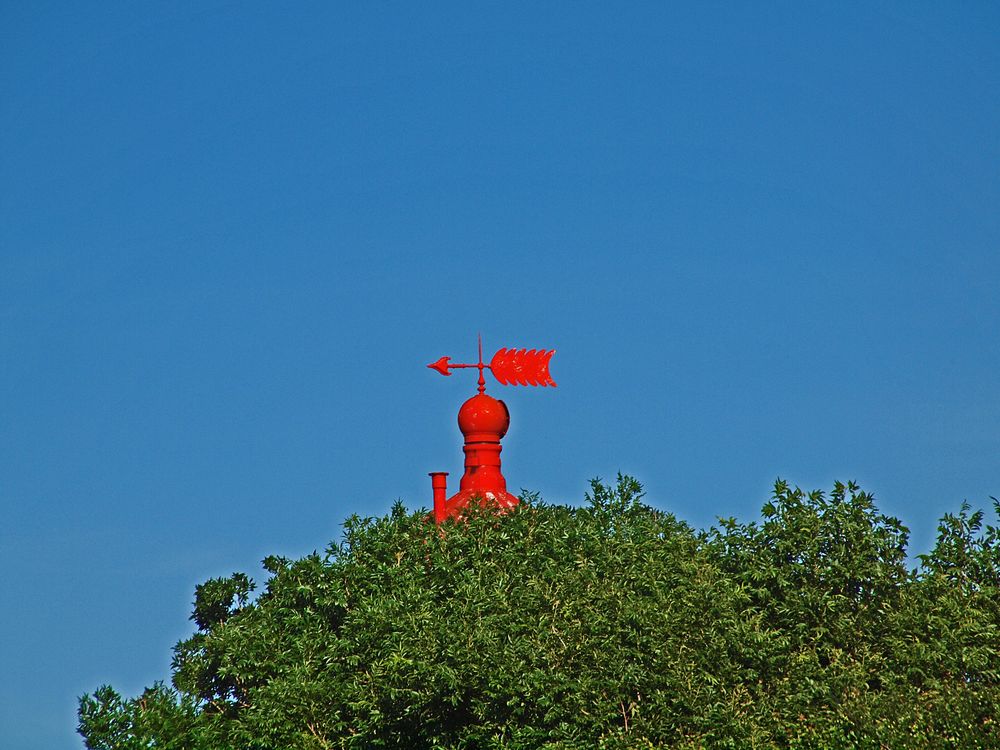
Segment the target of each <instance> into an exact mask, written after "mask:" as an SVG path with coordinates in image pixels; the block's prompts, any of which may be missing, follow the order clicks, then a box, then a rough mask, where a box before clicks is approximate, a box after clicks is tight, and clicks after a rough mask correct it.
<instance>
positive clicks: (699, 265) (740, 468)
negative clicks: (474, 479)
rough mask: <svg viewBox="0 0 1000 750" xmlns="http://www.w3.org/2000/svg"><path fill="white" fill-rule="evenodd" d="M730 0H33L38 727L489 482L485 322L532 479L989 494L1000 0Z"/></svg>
mask: <svg viewBox="0 0 1000 750" xmlns="http://www.w3.org/2000/svg"><path fill="white" fill-rule="evenodd" d="M354 5H358V6H362V7H351V6H354ZM689 5H690V7H682V6H680V5H671V4H665V3H649V4H643V3H635V4H626V6H625V7H622V5H621V4H619V5H618V6H616V7H614V8H612V7H611V6H610V5H609V4H607V3H572V4H568V3H567V4H563V3H559V4H538V3H524V4H515V3H510V2H504V3H485V4H478V3H477V4H470V3H454V4H444V3H437V4H421V3H417V4H414V3H377V4H376V3H365V4H346V3H340V4H337V3H318V2H315V3H314V2H304V3H297V4H262V3H256V2H227V3H219V2H202V3H176V4H175V3H146V4H137V3H127V2H104V3H99V4H92V3H91V4H81V3H68V2H66V3H44V2H32V3H22V4H18V5H15V4H13V3H3V4H2V5H0V139H2V140H0V509H2V511H3V517H4V520H3V523H2V524H0V563H2V565H3V569H4V571H5V575H4V577H3V582H2V584H0V585H2V589H0V594H2V599H3V602H4V614H3V617H2V618H0V663H2V664H3V673H2V679H0V745H2V746H3V747H5V748H18V749H22V748H23V749H25V750H36V749H37V750H41V749H42V748H46V750H49V749H53V748H54V749H57V750H58V749H61V748H79V747H81V745H82V743H81V741H80V740H79V738H77V737H76V736H75V734H74V729H75V706H76V697H77V696H78V695H80V694H82V693H84V692H87V691H90V690H93V689H95V688H96V687H97V686H98V685H100V684H102V683H105V682H109V683H112V684H113V685H115V686H116V687H117V688H119V689H120V690H123V691H125V692H126V693H130V694H134V693H135V692H137V691H139V690H140V689H141V688H142V687H143V686H145V685H148V684H150V683H152V682H153V681H154V680H156V679H169V664H170V655H171V654H170V649H171V647H172V646H173V644H174V643H175V642H176V641H177V640H178V639H180V638H182V637H185V636H186V635H187V634H189V633H190V631H191V623H190V622H189V621H188V619H187V618H188V615H189V612H190V604H191V600H192V596H193V589H194V586H195V585H196V584H197V583H199V582H201V581H203V580H206V579H207V578H209V577H212V576H218V575H225V574H228V573H231V572H233V571H237V570H242V571H246V572H249V573H251V574H253V575H256V576H257V577H258V579H261V578H262V576H261V575H260V573H261V570H260V567H259V560H260V559H262V558H263V557H264V556H265V555H267V554H272V553H274V554H283V555H287V556H298V555H301V554H305V553H308V552H310V551H312V550H314V549H323V548H324V547H325V545H326V544H327V542H328V541H330V540H331V539H335V538H337V536H338V534H339V528H340V524H341V522H342V521H343V519H344V518H345V517H346V516H348V515H350V514H352V513H359V514H362V515H374V514H381V513H383V512H385V511H386V510H387V509H388V508H389V506H390V505H391V504H392V502H393V501H394V500H395V499H396V498H401V499H402V500H403V501H404V502H405V503H406V505H407V506H409V507H411V508H417V507H420V506H422V505H423V506H426V505H429V502H430V483H429V480H428V478H427V472H429V471H434V470H445V471H450V472H452V477H451V479H452V482H453V483H454V482H455V481H457V475H458V473H459V472H460V468H461V457H462V454H461V448H460V444H461V436H460V435H459V433H458V430H457V427H456V425H455V421H454V420H455V413H456V411H457V409H458V406H459V405H460V403H461V402H462V400H463V399H464V398H466V397H467V396H468V395H471V394H472V393H473V392H474V377H473V375H472V374H471V373H470V372H468V371H466V372H464V373H457V374H456V376H454V377H451V378H449V379H444V378H442V377H440V376H439V375H437V374H435V373H434V372H432V371H430V370H427V369H426V368H425V366H424V365H426V363H428V362H431V361H432V360H434V359H437V358H438V357H440V356H442V355H450V356H452V357H453V358H454V359H455V360H457V361H468V360H469V359H470V358H472V357H474V355H475V344H476V334H477V333H478V332H480V331H481V332H482V334H483V337H484V341H485V348H486V350H487V351H486V354H487V356H489V355H490V354H491V353H492V352H493V351H495V350H496V349H497V348H499V347H502V346H516V347H522V346H526V347H545V348H554V349H556V350H557V354H556V355H555V358H554V359H553V363H552V371H553V375H554V377H555V379H556V381H557V382H558V383H559V387H558V388H556V389H540V388H539V389H511V388H508V389H501V388H500V387H496V386H494V387H491V388H490V392H492V393H497V394H498V395H500V394H501V393H502V397H503V398H504V399H505V400H506V401H507V403H508V405H509V407H510V411H511V415H512V425H511V429H510V432H509V434H508V436H507V438H506V440H505V447H504V473H505V475H506V476H507V479H508V482H509V483H510V485H511V486H512V488H514V489H517V488H528V489H533V490H538V491H540V492H541V493H542V495H543V497H544V498H545V499H547V500H549V501H554V502H557V501H562V502H573V503H576V502H579V501H581V500H582V497H583V494H584V491H585V490H586V488H587V482H588V480H589V479H590V478H591V477H594V476H602V477H606V478H613V476H614V474H615V472H617V471H619V470H621V471H623V472H626V473H629V474H632V475H634V476H636V477H637V478H639V479H640V481H642V482H643V483H644V485H645V487H646V488H647V492H648V496H647V497H648V500H649V502H651V503H652V504H654V505H656V506H657V507H661V508H664V509H667V510H670V511H672V512H674V513H676V514H677V515H678V516H680V517H681V518H684V519H686V520H688V521H689V522H691V523H692V524H694V525H696V526H705V525H708V524H711V523H712V522H713V520H714V518H715V517H717V516H729V515H735V516H737V517H738V518H741V519H744V520H750V519H753V518H755V517H757V513H758V510H759V508H760V505H761V504H762V503H763V502H764V501H765V500H766V499H767V496H768V492H769V489H770V487H771V485H772V484H773V482H774V480H775V478H777V477H779V476H780V477H783V478H785V479H787V480H788V481H789V482H791V483H793V484H797V485H800V486H802V487H804V488H809V489H812V488H827V489H828V488H829V487H830V486H831V485H832V483H833V481H834V480H835V479H841V480H848V479H855V480H857V481H859V482H860V483H861V484H862V486H863V487H864V488H865V489H867V490H870V491H872V492H874V493H875V495H876V498H877V500H878V502H879V504H880V507H881V508H882V509H884V510H885V511H886V512H889V513H892V514H894V515H897V516H899V517H900V518H902V520H903V521H904V522H905V523H906V524H907V525H908V526H909V527H910V528H911V530H912V547H913V552H914V553H918V552H922V551H926V550H927V549H928V547H929V546H930V545H931V544H932V541H933V537H934V533H935V526H936V521H937V519H938V518H939V516H940V515H941V514H943V513H945V512H949V511H954V510H956V509H957V508H958V506H959V505H960V503H961V502H962V500H963V499H968V500H969V501H970V502H971V503H972V504H973V505H975V506H979V507H989V505H990V502H989V495H991V494H992V495H1000V434H998V425H1000V388H998V385H997V383H998V374H1000V334H998V331H1000V285H998V281H1000V210H998V207H1000V97H998V96H997V92H998V91H1000V45H998V44H997V39H998V38H1000V9H998V6H997V5H996V4H995V3H986V2H982V3H974V2H970V3H924V2H905V3H884V2H865V3H803V2H774V3H754V4H748V3H722V4H719V3H692V4H689ZM540 6H542V7H540Z"/></svg>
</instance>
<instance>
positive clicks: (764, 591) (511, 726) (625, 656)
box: [79, 476, 1000, 750]
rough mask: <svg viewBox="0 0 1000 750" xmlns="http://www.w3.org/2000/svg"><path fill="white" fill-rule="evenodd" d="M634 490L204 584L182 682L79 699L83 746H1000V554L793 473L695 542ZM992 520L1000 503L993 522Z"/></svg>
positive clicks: (417, 521) (404, 524)
mask: <svg viewBox="0 0 1000 750" xmlns="http://www.w3.org/2000/svg"><path fill="white" fill-rule="evenodd" d="M641 498H642V489H641V487H640V486H639V484H638V483H637V482H636V481H635V480H633V479H630V478H628V477H622V476H619V477H618V481H617V483H616V485H615V486H613V487H609V486H606V485H604V484H602V483H600V482H599V481H597V480H595V481H594V482H593V483H592V490H591V492H590V493H588V495H587V498H586V500H587V502H586V504H585V505H584V507H580V508H570V507H565V506H559V505H548V504H546V503H544V502H542V501H540V500H538V499H537V497H532V498H530V499H528V501H527V502H525V503H523V504H522V505H521V506H520V507H519V508H517V509H515V510H514V511H512V512H510V513H507V514H505V515H502V516H498V515H497V514H496V513H495V512H494V511H493V510H492V509H488V508H487V509H484V510H478V509H477V510H473V511H471V512H470V513H469V514H468V515H467V516H466V517H464V518H463V519H461V520H460V521H458V522H449V523H447V524H445V525H444V526H442V527H437V526H435V525H434V524H433V523H429V522H428V519H427V514H426V512H424V511H421V512H417V513H407V512H406V511H405V509H404V508H403V507H402V506H401V505H400V504H397V505H396V506H395V507H394V508H393V510H392V512H391V514H389V515H388V516H386V517H383V518H364V519H362V518H358V517H352V518H350V519H348V521H347V522H346V523H345V525H344V534H343V538H342V540H341V541H340V542H339V543H337V544H334V545H331V546H330V547H329V548H328V549H327V550H326V554H325V555H322V556H320V555H316V554H314V555H310V556H308V557H305V558H303V559H301V560H294V561H292V560H286V559H283V558H278V557H269V558H267V559H266V560H265V561H264V567H265V569H266V570H267V571H268V573H269V578H268V580H267V583H266V586H265V587H264V590H263V592H262V593H261V594H260V596H259V597H258V598H257V599H256V600H254V599H252V597H251V594H252V592H253V590H254V585H253V582H251V581H250V579H249V578H247V576H245V575H243V574H235V575H233V576H232V577H230V578H225V579H215V580H212V581H209V582H207V583H205V584H203V585H201V586H199V587H198V588H197V591H196V601H195V606H194V614H193V615H192V620H194V622H195V625H196V627H197V631H196V632H195V633H194V635H192V636H191V637H190V638H189V639H187V640H185V641H182V642H181V643H179V644H178V645H177V646H176V647H175V655H174V664H173V686H172V687H167V686H164V685H162V684H156V685H154V686H153V687H152V688H149V689H148V690H146V691H145V692H144V693H143V694H142V695H141V696H140V697H138V698H134V699H128V700H125V699H122V697H121V696H120V695H118V694H117V693H116V692H115V691H114V690H113V689H111V688H110V687H102V688H100V689H98V690H97V691H96V692H95V693H94V694H93V695H88V696H84V697H83V698H82V699H81V701H80V712H79V715H80V732H81V734H82V735H83V736H84V738H85V739H86V742H87V746H88V747H90V748H95V749H101V750H103V749H105V748H108V749H110V748H115V749H116V750H117V749H126V750H131V749H132V748H186V749H189V750H223V749H225V750H235V749H237V748H241V749H246V750H251V749H258V748H259V749H263V748H268V749H270V748H289V749H292V748H300V749H302V750H307V749H309V750H329V749H331V748H400V749H402V748H455V749H458V748H468V749H472V748H484V749H486V748H497V749H499V748H550V750H557V749H569V748H595V747H596V748H604V749H605V750H619V749H621V750H624V749H625V748H679V749H680V748H683V749H687V750H694V748H787V749H789V750H792V749H801V750H805V749H806V748H816V749H817V750H818V749H821V748H873V749H875V748H894V749H896V748H928V750H929V749H930V748H934V749H935V750H937V749H939V748H955V749H956V750H958V749H961V750H970V749H972V748H996V747H1000V730H998V725H997V719H996V716H997V714H998V710H997V707H998V705H1000V652H998V644H1000V539H998V531H997V529H996V528H994V527H992V526H987V527H986V530H985V531H983V529H982V524H983V515H982V513H980V512H976V513H970V512H969V508H968V506H963V507H962V509H961V511H960V513H959V514H958V515H957V516H955V515H946V516H945V517H944V519H942V522H941V527H940V536H939V539H938V542H937V545H936V546H935V548H934V550H933V551H932V552H931V553H930V554H929V555H926V556H923V557H922V558H921V561H920V565H919V567H918V568H917V569H916V570H910V569H908V567H907V564H906V544H907V530H906V529H905V528H904V527H903V526H902V525H901V524H900V523H899V521H897V520H896V519H894V518H889V517H886V516H884V515H882V514H880V513H879V512H878V510H877V508H876V507H875V504H874V500H873V498H872V497H871V495H869V494H867V493H864V492H861V491H860V490H859V488H858V487H857V486H855V485H853V484H849V485H842V484H837V485H836V486H835V487H834V490H833V492H832V493H830V494H829V496H827V495H825V494H824V493H820V492H813V493H810V494H805V493H803V492H802V491H800V490H798V489H791V488H790V487H789V486H788V485H786V484H785V483H783V482H778V483H777V484H776V486H775V491H774V495H773V498H772V499H771V500H770V501H769V502H768V503H767V504H766V505H765V506H764V508H763V513H762V515H763V518H762V519H761V521H759V522H754V523H749V524H741V523H738V522H736V521H735V520H732V519H728V520H722V521H720V525H719V527H718V528H712V529H710V530H708V531H705V532H697V531H695V530H693V529H691V528H690V527H689V526H688V525H686V524H685V523H683V522H682V521H679V520H677V519H676V518H675V517H674V516H673V515H671V514H669V513H664V512H662V511H658V510H655V509H653V508H651V507H649V506H647V505H645V504H643V503H642V502H641ZM997 510H998V511H1000V505H998V508H997Z"/></svg>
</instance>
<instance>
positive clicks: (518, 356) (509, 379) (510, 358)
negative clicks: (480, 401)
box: [427, 336, 556, 393]
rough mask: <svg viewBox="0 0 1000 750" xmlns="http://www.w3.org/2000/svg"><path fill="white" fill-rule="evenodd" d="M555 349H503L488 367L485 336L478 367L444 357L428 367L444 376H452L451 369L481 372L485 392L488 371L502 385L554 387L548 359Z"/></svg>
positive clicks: (482, 387) (482, 388)
mask: <svg viewBox="0 0 1000 750" xmlns="http://www.w3.org/2000/svg"><path fill="white" fill-rule="evenodd" d="M555 353H556V351H555V349H548V350H546V349H500V350H498V351H497V353H496V354H494V355H493V358H492V359H491V360H490V363H489V364H486V363H484V362H483V337H482V336H480V337H479V361H478V362H476V363H475V364H459V363H453V362H451V357H441V359H439V360H437V361H436V362H431V363H430V364H429V365H427V366H428V367H430V368H431V369H432V370H437V371H438V372H439V373H441V374H442V375H451V370H458V369H462V368H466V367H475V368H478V370H479V392H480V393H484V392H485V391H486V379H485V378H484V377H483V370H489V371H490V372H491V373H493V377H495V378H496V379H497V382H498V383H500V385H542V386H549V385H551V386H552V387H553V388H554V387H555V385H556V382H555V381H554V380H553V379H552V376H551V375H550V374H549V360H550V359H552V355H553V354H555Z"/></svg>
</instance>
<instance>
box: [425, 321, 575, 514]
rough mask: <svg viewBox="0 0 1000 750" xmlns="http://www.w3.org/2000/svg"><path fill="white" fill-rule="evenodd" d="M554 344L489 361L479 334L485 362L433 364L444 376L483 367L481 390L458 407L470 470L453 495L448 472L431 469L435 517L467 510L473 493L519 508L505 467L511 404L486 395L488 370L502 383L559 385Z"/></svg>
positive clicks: (510, 352) (512, 351)
mask: <svg viewBox="0 0 1000 750" xmlns="http://www.w3.org/2000/svg"><path fill="white" fill-rule="evenodd" d="M553 354H555V350H554V349H550V350H545V349H500V350H499V351H498V352H497V353H496V354H494V355H493V358H492V359H491V360H490V362H489V364H486V363H484V362H483V339H482V336H480V337H479V361H478V362H477V363H475V364H458V363H453V362H451V357H441V359H439V360H437V361H436V362H432V363H431V364H429V365H427V366H428V367H429V368H431V369H432V370H437V371H438V372H439V373H441V374H442V375H451V374H452V373H451V371H452V370H459V369H464V368H472V367H475V368H477V369H478V370H479V381H478V390H479V392H478V393H477V394H476V395H475V396H473V397H472V398H470V399H469V400H468V401H466V402H465V403H464V404H462V407H461V408H460V409H459V410H458V428H459V429H460V430H461V431H462V435H464V436H465V446H464V447H463V449H462V450H463V451H465V473H464V474H463V475H462V480H461V482H460V483H459V489H458V492H457V493H455V494H454V495H452V496H451V497H448V480H447V477H448V472H446V471H433V472H431V474H430V477H431V488H432V490H433V493H434V521H435V522H436V523H441V522H442V521H444V520H445V519H447V518H451V517H454V516H457V515H459V514H461V512H462V510H463V509H464V508H465V507H466V506H467V505H468V504H469V502H470V501H472V500H473V498H475V499H477V500H478V501H479V502H480V504H483V505H485V504H487V503H494V504H495V505H496V506H497V507H499V508H500V509H501V510H505V509H509V508H513V507H514V506H515V505H517V504H518V503H519V502H520V499H519V498H517V497H515V496H514V495H512V494H510V493H509V492H507V480H506V479H504V476H503V474H502V473H501V472H500V451H501V450H502V447H501V445H500V439H501V438H502V437H503V436H504V435H506V434H507V428H508V427H509V426H510V412H508V411H507V405H506V404H505V403H504V402H503V401H499V400H497V399H495V398H493V397H492V396H488V395H486V378H485V377H484V374H483V373H484V371H485V370H489V371H490V372H491V373H492V374H493V377H494V378H496V380H497V382H498V383H500V384H501V385H540V386H552V387H553V388H554V387H555V385H556V383H555V381H554V380H553V379H552V376H551V375H549V360H550V359H552V355H553Z"/></svg>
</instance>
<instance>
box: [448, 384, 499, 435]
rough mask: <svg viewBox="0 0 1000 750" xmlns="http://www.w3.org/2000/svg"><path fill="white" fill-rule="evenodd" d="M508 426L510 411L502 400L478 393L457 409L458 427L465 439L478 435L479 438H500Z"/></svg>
mask: <svg viewBox="0 0 1000 750" xmlns="http://www.w3.org/2000/svg"><path fill="white" fill-rule="evenodd" d="M509 426H510V412H508V411H507V405H506V404H505V403H504V402H503V401H498V400H497V399H495V398H493V397H492V396H487V395H486V394H485V393H480V394H477V395H475V396H473V397H472V398H470V399H469V400H468V401H466V402H465V403H464V404H462V408H461V409H459V410H458V429H460V430H461V431H462V434H463V435H465V438H466V440H469V439H470V438H472V437H478V438H480V439H481V440H483V439H485V440H489V441H493V440H500V438H502V437H503V436H504V435H506V434H507V428H508V427H509Z"/></svg>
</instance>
